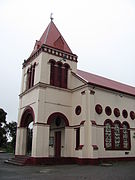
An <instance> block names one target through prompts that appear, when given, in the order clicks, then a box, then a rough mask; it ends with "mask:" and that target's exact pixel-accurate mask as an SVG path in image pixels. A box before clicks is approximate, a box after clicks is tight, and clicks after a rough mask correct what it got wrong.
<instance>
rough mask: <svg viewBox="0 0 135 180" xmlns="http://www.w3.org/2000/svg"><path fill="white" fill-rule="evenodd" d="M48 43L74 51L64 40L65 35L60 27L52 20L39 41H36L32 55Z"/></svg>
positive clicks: (61, 48) (66, 50)
mask: <svg viewBox="0 0 135 180" xmlns="http://www.w3.org/2000/svg"><path fill="white" fill-rule="evenodd" d="M43 44H44V45H47V46H50V47H52V48H56V49H59V50H62V51H65V52H68V53H72V51H71V49H70V48H69V46H68V44H67V43H66V41H65V40H64V38H63V36H62V35H61V33H60V32H59V30H58V28H57V27H56V25H55V24H54V22H53V21H52V20H51V22H50V23H49V25H48V26H47V28H46V30H45V31H44V33H43V34H42V36H41V38H40V40H39V41H36V43H35V47H34V50H33V52H32V54H31V56H32V55H33V54H34V53H35V52H36V51H37V50H38V49H39V48H40V47H41V46H42V45H43Z"/></svg>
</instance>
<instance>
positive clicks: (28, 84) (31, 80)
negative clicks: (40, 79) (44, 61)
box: [26, 63, 36, 90]
mask: <svg viewBox="0 0 135 180" xmlns="http://www.w3.org/2000/svg"><path fill="white" fill-rule="evenodd" d="M35 66H36V63H34V65H32V66H31V67H30V68H28V70H27V80H26V90H28V89H30V88H31V87H33V86H34V77H35Z"/></svg>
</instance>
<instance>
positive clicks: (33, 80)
mask: <svg viewBox="0 0 135 180" xmlns="http://www.w3.org/2000/svg"><path fill="white" fill-rule="evenodd" d="M77 63H78V60H77V55H76V54H74V53H73V52H72V50H71V49H70V47H69V46H68V44H67V42H66V41H65V39H64V38H63V36H62V35H61V33H60V31H59V30H58V28H57V27H56V25H55V24H54V22H53V19H51V21H50V23H49V25H48V27H47V28H46V29H45V31H44V33H43V34H42V36H41V38H40V39H39V40H38V41H36V43H35V46H34V49H33V51H32V53H31V55H30V57H29V58H28V59H27V60H25V61H24V62H23V67H22V84H21V92H20V95H19V113H18V126H17V138H16V150H15V159H16V161H17V160H18V161H21V160H22V162H23V164H34V165H36V164H64V163H65V164H66V163H67V164H70V163H76V164H97V163H99V162H101V161H104V160H111V161H113V160H135V87H131V86H128V85H125V84H122V83H119V82H116V81H113V80H110V79H107V78H104V77H101V76H97V75H95V74H91V73H89V72H85V71H83V70H78V69H77ZM31 122H33V133H32V144H31V154H30V156H27V134H28V127H29V124H30V123H31Z"/></svg>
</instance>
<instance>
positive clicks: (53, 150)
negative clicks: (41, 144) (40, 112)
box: [47, 112, 69, 158]
mask: <svg viewBox="0 0 135 180" xmlns="http://www.w3.org/2000/svg"><path fill="white" fill-rule="evenodd" d="M47 124H48V125H50V132H49V156H50V157H56V158H60V157H63V156H64V151H65V127H66V126H69V121H68V119H67V118H66V116H65V115H64V114H62V113H60V112H55V113H53V114H51V115H50V116H49V118H48V121H47Z"/></svg>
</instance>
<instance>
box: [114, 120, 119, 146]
mask: <svg viewBox="0 0 135 180" xmlns="http://www.w3.org/2000/svg"><path fill="white" fill-rule="evenodd" d="M120 128H121V123H120V122H119V121H115V122H114V148H115V149H120V148H121V133H120Z"/></svg>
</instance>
